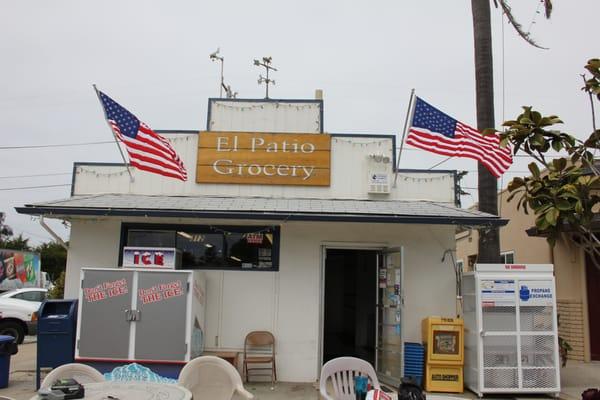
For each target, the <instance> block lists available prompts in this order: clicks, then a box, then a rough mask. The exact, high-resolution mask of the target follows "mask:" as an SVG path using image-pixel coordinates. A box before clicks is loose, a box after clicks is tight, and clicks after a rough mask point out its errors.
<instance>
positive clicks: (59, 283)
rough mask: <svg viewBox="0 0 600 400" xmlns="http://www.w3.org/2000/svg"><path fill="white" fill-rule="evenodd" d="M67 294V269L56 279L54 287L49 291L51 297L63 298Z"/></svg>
mask: <svg viewBox="0 0 600 400" xmlns="http://www.w3.org/2000/svg"><path fill="white" fill-rule="evenodd" d="M64 294H65V271H62V272H61V273H60V275H59V276H58V278H56V280H55V281H54V287H53V288H52V289H51V290H50V291H49V292H48V295H49V297H50V298H51V299H62V298H63V297H64Z"/></svg>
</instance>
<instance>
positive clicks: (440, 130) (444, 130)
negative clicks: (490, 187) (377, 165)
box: [406, 97, 512, 178]
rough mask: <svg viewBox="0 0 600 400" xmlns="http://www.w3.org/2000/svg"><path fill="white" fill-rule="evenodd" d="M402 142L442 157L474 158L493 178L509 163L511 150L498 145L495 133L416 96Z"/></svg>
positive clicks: (501, 172)
mask: <svg viewBox="0 0 600 400" xmlns="http://www.w3.org/2000/svg"><path fill="white" fill-rule="evenodd" d="M406 143H408V144H410V145H412V146H415V147H418V148H420V149H423V150H427V151H431V152H432V153H436V154H441V155H444V156H451V157H467V158H472V159H475V160H477V161H479V162H480V163H482V164H483V165H484V166H485V167H486V168H487V169H488V171H490V172H491V173H492V175H494V176H495V177H496V178H499V177H500V176H501V175H502V174H503V173H504V172H506V170H507V169H508V168H509V167H510V165H511V164H512V153H511V150H510V148H509V147H508V146H507V147H504V148H501V147H500V138H499V136H498V135H485V136H484V135H482V134H481V133H480V132H479V131H478V130H477V129H474V128H471V127H470V126H468V125H465V124H463V123H462V122H460V121H457V120H455V119H454V118H452V117H450V116H448V115H446V114H444V113H443V112H441V111H440V110H438V109H437V108H435V107H433V106H431V105H430V104H428V103H427V102H425V101H423V100H421V99H420V98H418V97H417V98H416V105H415V112H414V115H413V120H412V124H411V127H410V129H409V132H408V136H407V138H406Z"/></svg>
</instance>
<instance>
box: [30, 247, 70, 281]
mask: <svg viewBox="0 0 600 400" xmlns="http://www.w3.org/2000/svg"><path fill="white" fill-rule="evenodd" d="M35 252H37V253H40V258H41V262H42V271H46V272H47V273H48V275H50V279H51V280H52V281H55V280H56V279H58V277H59V276H60V274H61V272H64V271H65V268H66V265H67V250H66V249H65V248H64V247H63V246H62V245H60V244H58V243H56V242H49V243H42V244H40V245H39V246H37V247H36V248H35Z"/></svg>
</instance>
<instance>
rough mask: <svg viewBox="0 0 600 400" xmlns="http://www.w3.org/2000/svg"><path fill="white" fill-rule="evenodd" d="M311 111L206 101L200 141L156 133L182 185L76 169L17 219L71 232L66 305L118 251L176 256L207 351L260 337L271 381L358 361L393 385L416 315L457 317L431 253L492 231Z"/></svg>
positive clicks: (442, 177) (447, 268) (307, 106)
mask: <svg viewBox="0 0 600 400" xmlns="http://www.w3.org/2000/svg"><path fill="white" fill-rule="evenodd" d="M323 115H324V114H323V102H322V101H321V100H238V99H233V100H230V99H227V100H226V99H210V100H209V112H208V117H207V131H206V132H204V131H203V132H196V131H159V132H160V133H161V134H162V135H163V136H164V137H166V138H167V139H169V140H170V141H171V143H172V145H173V147H174V148H175V150H176V151H177V152H178V154H179V155H180V157H181V158H182V160H183V162H184V164H185V166H186V167H187V170H188V174H189V179H188V181H187V182H180V181H178V180H175V179H168V178H164V177H161V176H159V175H153V174H149V173H146V172H142V171H134V173H133V175H134V180H133V181H131V180H130V178H129V175H128V173H127V170H126V168H125V167H124V166H123V165H121V164H118V165H117V164H98V163H85V162H79V163H76V164H75V165H74V169H73V187H72V196H71V197H70V198H68V199H65V200H57V201H50V202H46V203H39V204H27V205H25V206H23V207H20V208H18V211H19V212H20V213H24V214H30V215H43V216H45V217H46V218H57V219H63V220H68V221H69V222H70V223H71V237H70V241H69V252H68V260H67V277H66V285H65V298H76V297H77V296H78V291H79V288H80V283H79V274H80V269H81V268H82V267H112V268H114V267H117V266H119V265H120V264H121V260H122V258H121V256H122V249H123V247H124V246H131V245H136V246H142V245H143V246H159V247H160V246H162V247H177V248H178V249H179V250H181V251H182V253H183V265H182V266H183V268H184V269H203V270H205V271H204V272H205V274H206V277H207V287H206V292H207V301H206V321H205V326H206V329H205V330H206V332H204V336H205V348H206V350H231V351H241V349H242V348H243V341H244V337H245V335H246V334H247V333H248V332H250V331H252V330H269V331H271V332H273V334H274V335H275V337H276V340H277V369H278V371H277V374H278V377H279V380H282V381H295V382H310V381H315V380H316V379H318V376H319V372H320V367H321V365H322V363H323V362H324V360H327V359H330V358H332V357H336V356H339V355H355V356H359V357H362V358H364V359H367V360H368V361H370V362H371V363H373V364H374V365H375V366H376V369H377V371H378V372H379V373H380V374H381V375H382V376H383V377H387V378H389V380H390V381H395V380H396V379H397V378H399V377H400V376H401V374H402V369H401V368H402V344H403V342H406V341H409V342H411V341H412V342H420V341H421V331H420V329H421V320H422V319H423V318H424V317H426V316H429V315H441V316H455V315H456V309H455V300H456V293H455V289H456V285H455V272H454V269H453V263H452V259H451V257H443V256H444V254H445V253H446V252H447V251H453V250H454V249H455V228H456V226H457V225H466V226H481V225H503V224H504V223H505V221H503V220H501V219H499V218H498V217H496V216H493V215H488V214H483V213H480V212H477V211H469V210H463V209H460V208H458V207H457V206H456V205H455V204H456V202H455V200H456V196H457V194H456V180H455V178H456V174H455V172H454V171H447V170H444V171H435V170H427V171H418V170H400V171H397V176H395V172H396V171H395V168H394V165H395V162H396V154H397V152H396V138H395V136H394V135H376V134H373V135H367V134H365V135H356V134H344V133H339V134H326V133H323ZM225 132H228V133H225ZM242 132H244V133H242ZM265 132H268V133H277V135H264V134H263V133H265ZM298 134H302V135H298ZM304 134H306V135H304ZM311 136H313V137H314V138H317V137H319V138H320V139H318V140H321V142H320V143H325V144H323V145H321V144H314V143H313V142H312V141H311ZM211 138H212V139H211ZM307 138H308V139H307ZM204 139H206V140H207V141H203V140H204ZM208 139H211V140H213V142H210V140H208ZM244 140H245V141H246V142H244V143H254V144H255V145H256V146H255V148H250V147H248V146H246V147H244V146H243V145H242V144H240V143H242V142H243V141H244ZM253 140H254V141H253ZM318 140H317V139H315V143H316V141H318ZM236 141H238V142H236ZM252 141H253V142H252ZM284 141H287V150H288V151H287V152H286V151H284V150H283V142H284ZM206 143H209V144H210V143H216V146H212V147H211V146H210V145H207V144H206ZM233 143H238V147H237V149H238V150H239V151H234V148H233ZM269 143H270V144H271V146H270V147H268V146H269ZM307 143H308V144H307ZM303 144H305V146H304V147H302V145H303ZM269 149H270V150H271V151H269ZM294 149H296V150H298V151H294ZM212 156H215V157H216V158H212V159H211V158H210V157H212ZM207 160H208V161H207ZM223 160H225V161H223ZM242 164H243V166H240V165H242ZM254 165H256V167H255V166H254ZM219 180H221V181H220V182H219V183H213V182H217V181H219ZM207 181H208V182H210V183H208V182H207ZM249 182H254V183H249ZM394 182H396V183H395V184H394ZM207 249H212V250H207Z"/></svg>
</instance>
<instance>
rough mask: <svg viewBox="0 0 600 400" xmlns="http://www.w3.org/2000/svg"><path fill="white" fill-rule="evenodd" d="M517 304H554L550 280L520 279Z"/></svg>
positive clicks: (552, 287)
mask: <svg viewBox="0 0 600 400" xmlns="http://www.w3.org/2000/svg"><path fill="white" fill-rule="evenodd" d="M519 304H520V305H521V306H552V305H553V304H554V285H553V284H552V281H549V280H546V281H520V282H519Z"/></svg>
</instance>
